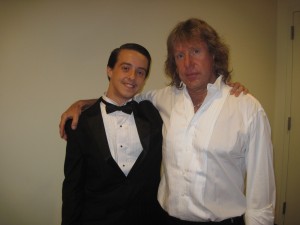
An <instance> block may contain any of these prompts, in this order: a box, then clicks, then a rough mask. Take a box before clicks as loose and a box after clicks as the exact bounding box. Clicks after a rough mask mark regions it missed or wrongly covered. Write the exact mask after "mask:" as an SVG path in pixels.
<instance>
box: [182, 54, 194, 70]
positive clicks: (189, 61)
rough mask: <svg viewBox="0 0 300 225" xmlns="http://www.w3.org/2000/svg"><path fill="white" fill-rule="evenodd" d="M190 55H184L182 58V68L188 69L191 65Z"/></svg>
mask: <svg viewBox="0 0 300 225" xmlns="http://www.w3.org/2000/svg"><path fill="white" fill-rule="evenodd" d="M191 60H192V59H191V56H190V54H186V55H185V57H184V66H185V67H189V66H190V65H191V63H192V61H191Z"/></svg>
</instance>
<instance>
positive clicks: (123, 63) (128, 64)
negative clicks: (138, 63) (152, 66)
mask: <svg viewBox="0 0 300 225" xmlns="http://www.w3.org/2000/svg"><path fill="white" fill-rule="evenodd" d="M120 65H121V66H123V65H127V66H133V65H132V64H131V63H127V62H122V63H121V64H120ZM137 69H140V70H144V71H145V72H147V69H146V68H144V67H137Z"/></svg>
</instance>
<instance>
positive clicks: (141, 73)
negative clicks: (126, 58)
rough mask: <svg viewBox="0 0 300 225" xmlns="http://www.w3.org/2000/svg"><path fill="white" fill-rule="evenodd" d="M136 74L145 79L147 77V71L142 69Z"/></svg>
mask: <svg viewBox="0 0 300 225" xmlns="http://www.w3.org/2000/svg"><path fill="white" fill-rule="evenodd" d="M136 74H137V75H138V76H139V77H144V76H146V71H145V70H142V69H139V70H137V71H136Z"/></svg>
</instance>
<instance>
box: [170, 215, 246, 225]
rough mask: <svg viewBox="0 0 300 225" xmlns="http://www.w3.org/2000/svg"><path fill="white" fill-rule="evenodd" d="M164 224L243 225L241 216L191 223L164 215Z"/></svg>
mask: <svg viewBox="0 0 300 225" xmlns="http://www.w3.org/2000/svg"><path fill="white" fill-rule="evenodd" d="M166 224H167V225H213V224H216V225H217V224H218V225H245V222H244V218H243V216H238V217H234V218H229V219H226V220H223V221H220V222H191V221H185V220H180V219H178V218H175V217H173V216H169V215H166Z"/></svg>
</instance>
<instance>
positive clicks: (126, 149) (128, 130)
mask: <svg viewBox="0 0 300 225" xmlns="http://www.w3.org/2000/svg"><path fill="white" fill-rule="evenodd" d="M102 98H103V99H104V100H105V101H107V102H109V103H111V104H114V105H117V104H116V103H115V102H114V101H112V100H111V99H109V98H108V97H106V96H102ZM100 107H101V113H102V118H103V122H104V127H105V132H106V137H107V140H108V145H109V148H110V153H111V155H112V157H113V159H114V160H115V161H116V163H117V164H118V165H119V167H120V169H121V170H122V171H123V173H124V174H125V175H126V176H127V175H128V173H129V171H130V170H131V168H132V166H133V165H134V163H135V161H136V160H137V158H138V157H139V155H140V154H141V152H142V149H143V147H142V145H141V142H140V138H139V135H138V132H137V128H136V124H135V120H134V116H133V113H131V114H130V115H129V114H126V113H124V112H122V111H115V112H113V113H110V114H107V113H106V111H105V104H104V103H103V102H100Z"/></svg>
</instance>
